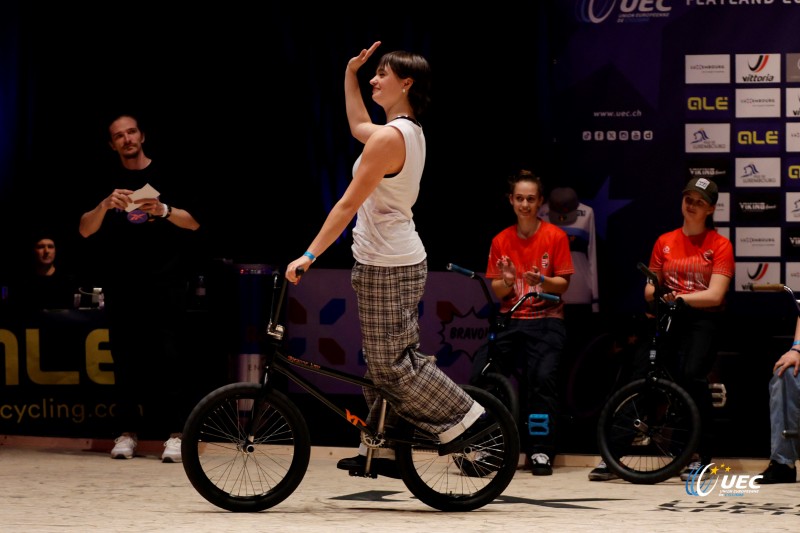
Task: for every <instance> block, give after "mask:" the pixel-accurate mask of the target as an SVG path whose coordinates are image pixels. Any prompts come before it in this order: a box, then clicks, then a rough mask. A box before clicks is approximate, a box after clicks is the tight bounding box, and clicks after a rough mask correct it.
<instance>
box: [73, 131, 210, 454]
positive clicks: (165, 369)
mask: <svg viewBox="0 0 800 533" xmlns="http://www.w3.org/2000/svg"><path fill="white" fill-rule="evenodd" d="M108 131H109V135H110V139H109V145H110V146H111V149H112V150H114V151H115V152H117V155H118V156H119V161H120V163H121V165H120V166H119V167H118V168H116V169H114V170H113V172H112V173H110V174H109V176H108V184H107V186H108V187H114V188H113V189H112V191H111V194H109V195H108V196H106V197H105V198H103V199H102V200H101V201H100V203H99V204H96V205H95V207H94V208H92V209H90V210H89V211H87V212H85V213H83V215H82V216H81V219H80V227H79V231H80V234H81V235H82V236H83V237H85V238H87V239H89V242H90V244H92V245H93V248H94V250H95V251H96V256H95V259H96V262H97V265H99V266H100V268H98V269H97V270H98V271H99V272H100V273H102V275H103V276H104V279H103V280H102V287H103V292H104V294H105V306H106V312H107V315H108V326H109V340H110V344H111V354H112V356H113V359H114V376H115V385H116V387H117V391H118V392H119V395H120V396H119V399H118V401H117V404H116V407H115V410H114V411H112V412H111V415H112V416H114V422H115V425H117V426H119V432H120V433H121V434H120V436H119V437H117V439H116V440H115V446H114V449H113V450H112V451H111V457H112V458H115V459H130V458H132V457H133V456H134V455H135V454H136V446H137V443H138V437H139V434H140V432H142V431H143V429H144V428H142V425H143V424H142V423H143V421H144V420H150V421H152V420H155V419H158V418H160V419H163V421H164V424H165V425H168V426H169V429H167V428H159V429H162V430H164V432H165V433H166V432H167V431H169V432H170V436H169V438H168V439H167V441H166V442H165V444H164V453H163V455H162V457H161V459H162V461H163V462H180V461H181V454H180V432H181V431H182V429H183V423H184V419H185V417H186V416H187V415H188V410H189V405H187V401H191V399H190V398H189V399H187V394H184V393H183V392H182V391H180V390H178V389H177V387H178V386H179V384H180V383H182V382H183V381H184V380H183V378H181V377H180V374H179V372H180V360H181V358H180V345H181V343H180V340H181V339H180V327H181V324H182V321H183V319H184V311H185V308H186V306H185V299H186V289H187V283H188V273H189V267H190V266H191V265H189V264H188V259H189V258H190V257H191V254H192V253H194V251H193V250H192V246H196V243H195V242H194V239H193V235H194V234H195V233H196V231H195V230H197V229H198V228H199V227H200V223H199V222H198V221H197V220H196V219H195V217H194V216H193V215H192V211H190V209H194V207H193V206H192V203H191V199H190V198H188V197H187V194H186V193H185V192H184V190H183V189H181V188H180V187H179V183H178V180H177V179H176V178H177V176H175V175H173V174H170V172H169V171H168V170H167V169H166V168H164V167H163V166H161V165H159V164H156V163H155V162H154V161H153V160H152V159H150V158H149V157H147V156H146V155H145V153H144V149H143V146H142V145H143V144H144V141H145V134H144V132H143V131H142V130H141V129H140V127H139V123H138V120H137V119H136V117H134V116H131V115H120V116H118V117H116V118H115V119H114V120H113V121H112V122H111V124H110V125H109V128H108ZM104 179H106V178H105V177H104ZM106 190H107V189H106ZM148 430H149V431H155V430H156V428H148Z"/></svg>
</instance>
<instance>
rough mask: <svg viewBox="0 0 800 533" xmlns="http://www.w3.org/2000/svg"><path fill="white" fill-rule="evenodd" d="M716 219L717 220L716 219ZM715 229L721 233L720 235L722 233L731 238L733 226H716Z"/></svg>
mask: <svg viewBox="0 0 800 533" xmlns="http://www.w3.org/2000/svg"><path fill="white" fill-rule="evenodd" d="M714 221H715V222H716V219H715V220H714ZM715 229H716V230H717V233H719V234H720V235H722V236H723V237H725V238H726V239H728V240H731V228H728V227H723V228H715Z"/></svg>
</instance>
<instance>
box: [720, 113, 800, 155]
mask: <svg viewBox="0 0 800 533" xmlns="http://www.w3.org/2000/svg"><path fill="white" fill-rule="evenodd" d="M798 126H800V123H799V124H798ZM783 131H784V130H783V127H782V125H781V124H780V123H778V122H749V121H747V122H743V123H737V124H736V128H735V133H734V139H733V144H734V149H735V150H736V151H737V152H738V153H744V154H764V153H778V152H780V150H781V147H782V142H781V135H782V134H783Z"/></svg>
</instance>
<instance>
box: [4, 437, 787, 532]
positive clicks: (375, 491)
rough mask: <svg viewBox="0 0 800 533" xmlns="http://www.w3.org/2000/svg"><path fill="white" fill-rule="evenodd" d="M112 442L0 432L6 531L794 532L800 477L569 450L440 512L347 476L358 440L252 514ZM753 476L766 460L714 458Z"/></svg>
mask: <svg viewBox="0 0 800 533" xmlns="http://www.w3.org/2000/svg"><path fill="white" fill-rule="evenodd" d="M112 444H113V443H112V442H111V441H97V440H85V439H47V438H41V437H37V438H32V437H14V436H0V486H2V491H1V492H0V517H2V523H3V530H4V531H8V532H25V533H40V532H42V533H44V532H72V531H75V532H82V533H87V532H92V531H102V532H126V531H147V532H162V531H163V532H167V531H168V532H180V531H186V532H191V533H203V532H214V533H217V532H219V531H251V530H252V531H276V532H277V531H279V532H280V533H290V532H304V533H308V532H321V531H341V532H346V533H352V532H361V531H364V532H368V531H381V532H391V531H398V532H403V533H413V532H418V531H419V532H423V531H424V532H429V531H458V532H459V533H467V532H473V531H487V532H492V533H498V532H501V531H512V530H513V531H559V532H568V531H615V532H616V531H621V532H627V531H636V532H637V533H642V532H645V531H659V532H675V533H685V532H686V531H691V530H698V531H699V530H702V531H704V532H713V531H721V532H722V531H724V532H726V533H734V532H738V531H741V532H747V533H750V532H752V531H792V532H795V531H797V527H798V526H797V525H798V519H799V518H800V483H795V484H782V485H764V486H761V487H760V488H759V489H758V491H757V492H756V493H746V494H743V495H738V496H723V495H720V494H718V492H719V491H718V490H717V491H714V492H712V494H710V495H709V496H706V497H696V496H690V495H689V494H687V492H686V487H685V483H683V482H681V481H680V479H678V478H674V479H671V480H668V481H666V482H663V483H660V484H657V485H633V484H630V483H627V482H625V481H620V480H615V481H610V482H602V483H601V482H590V481H588V479H587V474H588V473H589V471H590V470H591V469H592V468H593V467H594V466H595V464H596V462H597V460H598V457H596V456H590V455H565V456H561V457H559V458H558V460H557V461H556V468H555V471H554V474H553V475H552V476H547V477H534V476H532V475H531V474H530V472H529V471H527V470H523V469H520V470H518V472H517V474H516V476H515V477H514V480H513V481H512V482H511V485H509V487H508V489H507V490H506V492H505V493H504V494H503V495H502V496H501V497H500V498H499V499H498V500H497V501H495V502H494V503H492V504H489V505H487V506H485V507H483V508H481V509H478V510H476V511H472V512H468V513H443V512H440V511H436V510H434V509H432V508H430V507H428V506H426V505H425V504H422V503H420V502H419V501H417V500H416V499H414V498H413V497H412V496H411V494H410V493H409V492H408V491H407V490H406V488H405V486H404V485H403V483H402V481H400V480H395V479H389V478H382V477H379V478H377V479H361V478H350V477H348V475H347V474H346V473H345V472H343V471H340V470H337V469H336V461H337V460H338V459H340V458H342V457H349V456H351V455H353V454H354V448H333V447H315V448H314V449H313V451H312V458H311V464H310V466H309V470H308V472H307V474H306V476H305V478H304V479H303V481H302V483H301V484H300V487H299V488H298V489H297V491H296V492H295V493H294V494H293V495H292V496H290V497H289V498H288V499H287V500H285V501H284V502H282V503H280V504H278V505H277V506H275V507H273V508H272V509H269V510H267V511H263V512H260V513H253V514H238V513H230V512H227V511H223V510H221V509H219V508H217V507H215V506H213V505H211V504H209V503H208V502H206V501H205V500H204V499H203V498H202V497H200V495H199V494H198V493H197V492H196V491H195V490H194V489H193V488H192V487H191V485H190V484H189V481H188V480H187V478H186V475H185V474H184V472H183V468H182V466H181V465H180V464H163V463H161V462H160V460H159V456H160V449H161V446H162V443H161V442H144V443H142V445H141V446H140V452H141V453H142V455H141V456H137V457H135V458H133V459H131V460H127V461H126V460H112V459H111V458H110V457H109V455H108V452H109V450H110V448H111V446H112ZM715 463H718V464H720V463H725V464H726V465H728V466H730V467H731V471H730V472H731V474H737V475H742V476H744V475H748V474H749V475H754V474H758V473H759V472H760V471H761V470H763V468H764V467H765V466H766V463H767V461H766V460H763V459H758V460H755V459H715Z"/></svg>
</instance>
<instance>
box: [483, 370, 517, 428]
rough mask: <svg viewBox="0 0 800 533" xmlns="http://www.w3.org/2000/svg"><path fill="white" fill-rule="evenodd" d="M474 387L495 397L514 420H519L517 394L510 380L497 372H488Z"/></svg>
mask: <svg viewBox="0 0 800 533" xmlns="http://www.w3.org/2000/svg"><path fill="white" fill-rule="evenodd" d="M476 385H477V386H478V387H480V388H482V389H485V390H487V391H489V392H490V393H491V394H492V395H493V396H495V397H497V399H498V400H500V402H501V403H502V404H503V405H505V406H506V409H508V412H509V413H511V416H512V417H513V418H514V420H519V394H518V393H517V388H516V387H515V386H514V384H513V383H512V382H511V380H510V379H508V378H507V377H506V376H504V375H503V374H500V373H499V372H488V373H487V374H486V375H484V376H481V378H480V380H479V381H478V383H477V384H476Z"/></svg>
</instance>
